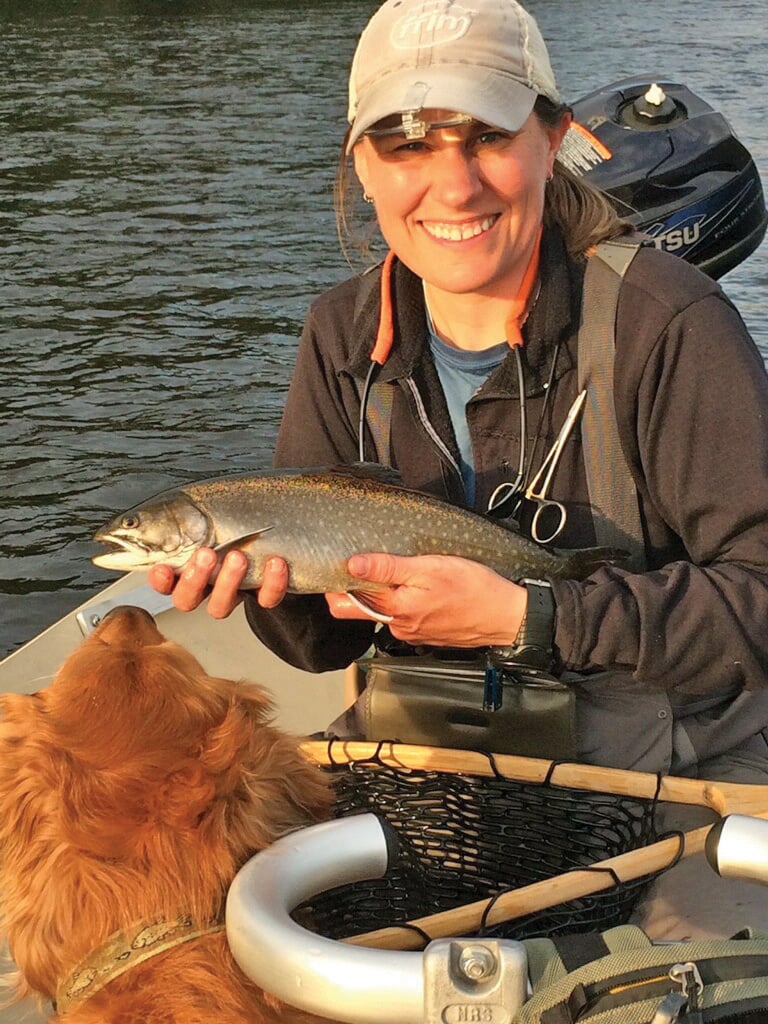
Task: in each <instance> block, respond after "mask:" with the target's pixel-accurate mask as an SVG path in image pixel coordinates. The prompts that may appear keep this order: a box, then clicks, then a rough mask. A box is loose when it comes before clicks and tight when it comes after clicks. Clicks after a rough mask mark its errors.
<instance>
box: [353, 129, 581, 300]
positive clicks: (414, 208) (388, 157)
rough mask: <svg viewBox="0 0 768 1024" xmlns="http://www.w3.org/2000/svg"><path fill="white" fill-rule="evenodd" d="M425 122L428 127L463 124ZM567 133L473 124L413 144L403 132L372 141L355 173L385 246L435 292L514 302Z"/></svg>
mask: <svg viewBox="0 0 768 1024" xmlns="http://www.w3.org/2000/svg"><path fill="white" fill-rule="evenodd" d="M420 116H421V117H422V118H423V120H424V121H425V122H427V123H431V122H435V121H445V120H448V119H450V118H452V117H456V115H455V114H454V113H452V112H451V111H445V110H425V111H423V112H422V113H421V115H420ZM398 120H399V118H396V119H393V121H394V122H395V123H397V121H398ZM567 125H568V120H567V119H564V121H563V123H562V125H561V126H559V127H558V128H554V129H552V128H547V127H545V126H544V125H542V123H541V122H540V121H539V119H538V118H537V117H536V116H535V114H531V115H530V117H529V118H528V120H527V121H526V122H525V124H524V125H523V127H522V128H521V129H520V131H518V132H506V131H502V130H501V129H498V128H491V127H489V126H488V125H484V124H481V123H479V122H477V121H472V122H470V123H469V124H462V125H459V126H457V127H452V128H440V129H433V130H431V131H429V132H428V133H427V135H426V137H425V138H424V139H418V140H415V141H410V142H409V141H408V140H407V139H406V138H405V136H404V135H401V134H398V135H390V136H379V137H371V136H364V137H363V138H362V139H361V140H360V142H358V144H357V145H356V146H355V149H354V160H355V170H356V171H357V175H358V177H359V178H360V181H361V183H362V185H363V188H364V189H365V191H366V192H367V193H368V195H369V196H371V197H372V198H373V200H374V202H375V204H376V214H377V217H378V221H379V227H380V228H381V232H382V234H383V236H384V238H385V240H386V242H387V244H388V245H389V247H390V248H391V249H393V250H394V252H395V253H396V254H397V256H398V257H399V259H400V260H402V262H403V263H405V264H406V266H408V267H410V269H411V270H412V271H413V272H414V273H415V274H417V275H418V276H419V277H421V278H423V279H424V280H425V281H426V282H427V283H428V284H429V285H430V286H431V287H432V288H436V289H440V290H442V291H445V292H449V293H452V294H467V293H474V294H479V295H487V296H493V297H497V298H509V299H512V298H514V296H515V295H516V293H517V289H518V287H519V285H520V281H521V279H522V275H523V274H524V273H525V269H526V267H527V265H528V259H529V256H530V253H531V247H532V245H533V241H534V239H535V237H536V234H537V232H538V229H539V225H540V224H541V220H542V215H543V210H544V186H545V184H546V181H547V178H548V177H549V175H550V174H551V173H552V166H553V163H554V159H555V155H556V153H557V150H558V148H559V146H560V142H561V140H562V137H563V135H564V134H565V130H566V128H567Z"/></svg>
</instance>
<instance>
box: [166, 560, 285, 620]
mask: <svg viewBox="0 0 768 1024" xmlns="http://www.w3.org/2000/svg"><path fill="white" fill-rule="evenodd" d="M247 571H248V559H247V558H246V557H245V555H244V554H243V552H242V551H229V552H228V553H227V554H226V555H225V557H224V560H223V562H221V564H219V559H218V556H217V554H216V552H215V551H213V550H212V549H211V548H198V550H197V551H196V552H195V553H194V555H193V556H192V557H191V558H190V560H189V561H188V562H187V564H186V565H185V566H184V568H183V569H182V570H181V573H180V574H179V575H178V576H176V573H175V571H174V570H173V569H172V568H171V566H170V565H155V566H153V567H152V568H151V569H150V570H149V576H148V579H149V583H150V585H151V586H152V587H154V588H155V590H157V591H159V592H160V593H161V594H171V595H172V596H173V603H174V606H175V607H176V608H178V609H179V611H182V612H191V611H193V610H194V609H195V608H197V607H198V605H200V604H202V602H203V601H204V600H205V598H206V597H207V598H208V608H207V611H208V614H209V615H211V616H213V618H214V619H225V618H226V617H227V616H228V615H231V614H232V612H233V611H234V609H235V608H236V607H237V605H238V604H240V602H241V601H242V599H243V594H242V590H241V587H242V582H243V579H244V578H245V574H246V572H247ZM287 589H288V566H287V565H286V563H285V561H284V560H283V559H282V558H270V559H268V560H267V563H266V565H265V566H264V580H263V582H262V584H261V587H260V588H259V591H258V595H257V600H258V602H259V604H260V605H261V606H262V608H274V607H275V606H276V605H278V604H280V602H281V601H282V599H283V597H285V594H286V591H287Z"/></svg>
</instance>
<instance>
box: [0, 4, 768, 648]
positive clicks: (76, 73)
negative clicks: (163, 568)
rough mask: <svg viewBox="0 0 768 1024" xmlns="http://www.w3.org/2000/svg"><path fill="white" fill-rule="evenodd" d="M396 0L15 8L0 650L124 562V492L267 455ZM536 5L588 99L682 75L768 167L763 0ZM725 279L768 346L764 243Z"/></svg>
mask: <svg viewBox="0 0 768 1024" xmlns="http://www.w3.org/2000/svg"><path fill="white" fill-rule="evenodd" d="M375 6H376V3H371V2H369V0H337V2H328V0H314V2H312V0H310V2H305V3H298V2H295V0H282V2H280V3H272V2H268V0H260V2H251V3H247V2H244V0H242V2H237V0H232V2H229V3H225V2H223V0H222V2H219V3H205V2H198V3H195V2H176V0H165V2H161V0H157V2H147V3H129V2H118V0H115V2H114V3H106V2H104V3H97V2H88V0H80V2H79V3H77V4H65V3H61V4H60V5H58V6H57V5H52V4H50V3H45V2H44V0H39V2H38V0H34V2H30V0H28V2H27V3H25V4H23V5H22V4H18V5H14V4H8V3H6V4H4V5H2V6H0V134H1V135H2V147H0V227H1V229H2V236H1V237H2V250H0V252H1V253H2V255H0V261H2V265H1V267H0V269H1V271H2V272H1V273H0V337H1V338H2V355H3V360H4V366H3V371H4V372H3V375H2V381H3V383H2V402H1V403H0V438H1V440H2V445H3V458H2V463H0V503H1V505H2V531H1V533H0V654H1V653H3V652H5V651H8V650H11V649H12V648H14V647H15V646H17V645H18V644H20V643H22V642H23V641H25V640H26V639H28V638H29V637H30V636H32V635H34V634H35V633H36V632H38V631H39V630H40V629H41V628H43V627H44V626H45V625H47V624H49V623H50V622H52V621H54V620H55V619H56V618H58V617H59V616H60V615H62V614H63V613H64V612H65V611H67V610H68V609H70V608H72V607H74V606H75V605H76V604H78V603H79V602H80V601H82V600H83V599H84V598H85V597H86V596H87V594H88V593H89V592H91V591H93V590H94V589H95V588H96V587H97V586H101V585H103V584H104V583H106V582H108V581H109V579H111V578H112V577H111V576H108V575H107V574H106V573H104V572H103V571H101V570H98V569H96V568H94V567H93V566H92V565H91V564H90V561H89V557H90V555H91V554H92V553H93V552H94V550H95V548H94V547H93V545H92V544H91V543H90V536H91V534H92V532H93V530H94V529H95V528H96V527H97V526H99V525H100V524H101V523H102V522H103V521H104V520H105V519H106V518H107V517H108V516H109V515H110V514H112V513H113V512H114V511H116V510H117V509H119V508H121V507H125V506H127V505H128V504H130V503H132V502H133V501H135V500H138V499H139V498H142V497H145V496H147V495H148V494H150V493H153V492H154V491H157V490H160V489H162V488H164V487H166V486H170V485H172V484H173V483H175V482H179V481H182V480H187V479H189V478H190V477H192V476H201V475H205V474H216V473H220V472H224V471H239V470H243V469H249V468H263V467H266V466H268V465H269V462H270V455H271V449H272V445H273V442H274V437H275V433H276V428H277V423H278V419H279V415H280V409H281V405H282V401H283V396H284V393H285V389H286V386H287V383H288V379H289V376H290V371H291V366H292V361H293V356H294V352H295V345H296V338H297V335H298V332H299V331H300V328H301V322H302V320H303V316H304V311H305V308H306V306H307V304H308V302H309V300H310V299H311V297H312V296H314V295H316V294H317V293H318V292H320V291H322V290H323V289H325V288H327V287H328V286H330V285H331V284H333V283H334V282H335V281H337V280H339V279H341V278H342V277H343V276H344V274H345V273H346V267H345V264H344V262H343V260H342V259H341V257H340V255H339V254H338V248H337V243H336V237H335V229H334V224H333V215H332V211H331V185H332V178H333V168H334V165H335V160H336V151H337V145H338V141H339V140H340V138H341V135H342V132H343V129H344V114H345V96H344V93H345V87H346V73H347V68H348V65H349V61H350V59H351V55H352V50H353V47H354V38H355V35H356V33H357V32H358V31H359V29H360V28H361V27H362V25H363V24H364V23H365V21H366V19H367V17H368V15H369V14H370V13H371V12H372V11H373V10H374V9H375ZM530 7H531V9H532V10H533V11H534V12H535V14H536V16H537V18H538V19H539V23H540V25H541V27H542V29H543V32H544V34H545V36H546V38H547V39H548V41H549V43H550V49H551V53H552V59H553V63H554V65H555V67H556V69H557V71H558V77H559V81H560V86H561V90H562V92H563V94H564V97H565V98H567V99H575V98H577V97H578V96H580V95H582V94H584V93H586V92H588V91H591V90H592V89H595V88H597V87H599V86H601V85H605V84H608V83H609V82H612V81H615V80H617V79H620V78H624V77H626V76H627V75H630V74H635V73H637V74H638V75H645V74H648V75H653V76H657V77H662V76H670V77H673V78H676V79H678V80H680V81H683V82H685V83H686V84H687V85H688V86H689V87H690V88H692V89H693V90H694V91H695V92H697V93H699V94H700V95H701V96H703V97H704V98H705V99H706V100H708V101H709V102H710V103H712V105H713V106H715V107H716V108H717V109H719V110H720V111H722V112H723V113H724V114H725V115H726V116H727V117H728V118H729V120H730V122H731V124H732V125H733V127H734V129H735V130H736V133H737V134H738V135H739V137H740V138H741V139H742V141H743V142H744V143H745V144H746V145H747V147H748V148H749V149H750V151H751V152H752V154H753V156H754V157H755V160H756V162H757V164H758V166H759V167H760V168H761V169H765V168H768V127H767V126H766V119H765V117H764V115H763V111H762V110H761V109H760V104H761V103H762V98H763V96H764V93H765V71H764V55H765V53H766V52H767V51H766V48H767V46H768V26H767V25H766V21H767V20H768V19H766V18H765V13H764V9H763V3H762V0H743V2H740V0H732V2H730V3H728V4H722V3H719V2H715V0H698V2H694V0H678V2H676V3H672V4H669V3H661V2H656V0H650V2H648V3H645V4H642V5H640V4H635V3H634V2H630V0H538V2H532V3H531V4H530ZM764 184H765V176H764ZM722 283H723V285H724V287H725V288H726V290H727V291H728V292H729V294H730V295H731V296H732V297H733V298H734V300H735V301H736V302H737V304H738V305H739V308H740V309H741V311H742V314H743V316H744V318H745V320H746V321H747V323H748V325H749V326H750V328H751V330H752V332H753V335H754V336H755V338H756V340H757V342H758V344H759V345H760V347H761V349H762V351H763V352H765V353H766V354H768V300H766V285H768V257H767V256H766V247H765V246H764V247H763V248H762V249H761V250H759V251H758V252H757V253H755V254H754V255H753V256H751V257H750V258H749V260H747V261H746V262H745V263H744V264H742V265H741V266H740V267H738V268H737V269H736V270H734V271H732V272H731V273H730V274H729V275H728V276H727V277H726V278H725V279H724V280H723V282H722Z"/></svg>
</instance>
